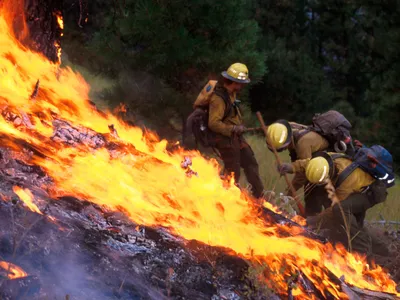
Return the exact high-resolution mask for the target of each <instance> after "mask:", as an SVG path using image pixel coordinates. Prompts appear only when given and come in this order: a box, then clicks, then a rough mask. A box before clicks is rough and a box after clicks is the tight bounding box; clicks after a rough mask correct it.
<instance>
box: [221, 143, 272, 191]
mask: <svg viewBox="0 0 400 300" xmlns="http://www.w3.org/2000/svg"><path fill="white" fill-rule="evenodd" d="M216 148H217V149H218V151H219V153H220V154H221V159H222V161H223V162H224V166H225V174H227V175H230V174H231V173H234V177H235V183H236V184H239V179H240V168H243V170H244V174H245V175H246V178H247V181H248V182H249V183H250V184H251V187H252V193H253V196H254V197H255V198H260V197H261V196H262V193H263V191H264V185H263V183H262V181H261V178H260V173H259V168H258V163H257V160H256V158H255V156H254V152H253V150H252V149H251V147H250V145H249V144H247V142H246V141H245V139H244V138H243V137H236V138H232V139H229V140H228V138H225V137H219V140H217V144H216Z"/></svg>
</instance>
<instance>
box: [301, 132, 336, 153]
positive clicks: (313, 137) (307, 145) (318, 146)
mask: <svg viewBox="0 0 400 300" xmlns="http://www.w3.org/2000/svg"><path fill="white" fill-rule="evenodd" d="M328 146H329V143H328V141H327V140H326V139H325V138H323V137H322V136H320V135H319V134H318V133H315V132H312V131H311V132H309V133H307V134H305V135H304V136H303V137H301V138H300V139H299V141H298V142H297V145H296V153H297V157H298V159H306V158H310V157H311V156H312V154H313V153H314V152H316V151H322V150H325V149H327V148H328Z"/></svg>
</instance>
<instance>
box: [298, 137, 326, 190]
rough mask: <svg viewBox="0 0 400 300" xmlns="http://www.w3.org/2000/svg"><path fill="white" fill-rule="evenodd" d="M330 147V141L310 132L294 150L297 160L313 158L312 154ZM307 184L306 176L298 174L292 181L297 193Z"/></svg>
mask: <svg viewBox="0 0 400 300" xmlns="http://www.w3.org/2000/svg"><path fill="white" fill-rule="evenodd" d="M328 147H329V143H328V141H327V140H326V139H325V138H324V137H322V136H321V135H319V134H318V133H316V132H313V131H310V132H308V133H306V134H305V135H303V136H302V137H301V138H300V139H299V140H298V141H297V143H295V145H294V148H295V151H296V154H297V159H307V158H311V156H312V154H313V153H314V152H317V151H324V150H326V149H327V148H328ZM306 183H307V178H306V176H305V174H302V173H296V174H295V175H294V177H293V179H292V185H293V187H294V188H295V190H296V191H297V190H298V189H300V188H301V187H302V186H304V185H305V184H306Z"/></svg>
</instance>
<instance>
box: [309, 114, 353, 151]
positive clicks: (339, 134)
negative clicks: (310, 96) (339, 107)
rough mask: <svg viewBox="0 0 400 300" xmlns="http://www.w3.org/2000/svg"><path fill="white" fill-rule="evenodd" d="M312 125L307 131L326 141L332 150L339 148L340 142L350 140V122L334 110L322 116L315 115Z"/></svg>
mask: <svg viewBox="0 0 400 300" xmlns="http://www.w3.org/2000/svg"><path fill="white" fill-rule="evenodd" d="M312 123H313V125H311V126H310V127H309V130H312V131H315V132H316V133H318V134H320V135H322V136H323V137H324V138H326V139H327V141H328V142H329V144H330V145H331V146H332V148H333V149H334V150H335V151H336V150H338V149H335V145H336V147H339V146H340V142H341V141H342V142H345V143H346V141H347V140H348V139H349V138H351V135H350V130H351V128H352V126H351V124H350V122H349V121H348V120H347V119H346V118H345V116H343V115H342V114H341V113H339V112H338V111H336V110H330V111H327V112H325V113H322V114H315V115H314V117H313V119H312Z"/></svg>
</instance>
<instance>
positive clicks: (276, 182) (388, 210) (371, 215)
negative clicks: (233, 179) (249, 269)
mask: <svg viewBox="0 0 400 300" xmlns="http://www.w3.org/2000/svg"><path fill="white" fill-rule="evenodd" d="M246 140H247V142H248V143H249V144H250V146H251V147H252V148H253V151H254V153H255V155H256V158H257V161H258V164H259V166H260V174H261V178H262V180H263V182H264V187H265V189H266V190H274V191H275V192H276V194H277V195H278V194H279V193H280V192H282V193H284V192H285V189H286V182H285V179H284V178H283V177H279V174H278V172H277V171H276V162H275V159H274V155H273V153H272V152H271V151H270V150H268V148H267V146H266V144H265V141H264V139H263V138H262V137H260V136H255V135H249V136H247V137H246ZM280 156H281V159H282V162H290V158H289V155H288V153H287V151H285V152H284V153H280ZM242 177H244V176H242ZM241 180H242V184H246V180H245V179H244V178H242V179H241ZM388 192H389V196H388V199H387V200H386V201H385V202H384V203H382V204H379V205H376V206H375V207H373V208H372V209H370V210H369V211H368V215H367V219H368V220H371V221H375V220H382V219H384V220H392V221H400V186H399V185H396V186H394V187H392V188H390V189H389V190H388ZM301 193H302V191H299V193H298V194H299V195H301Z"/></svg>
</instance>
